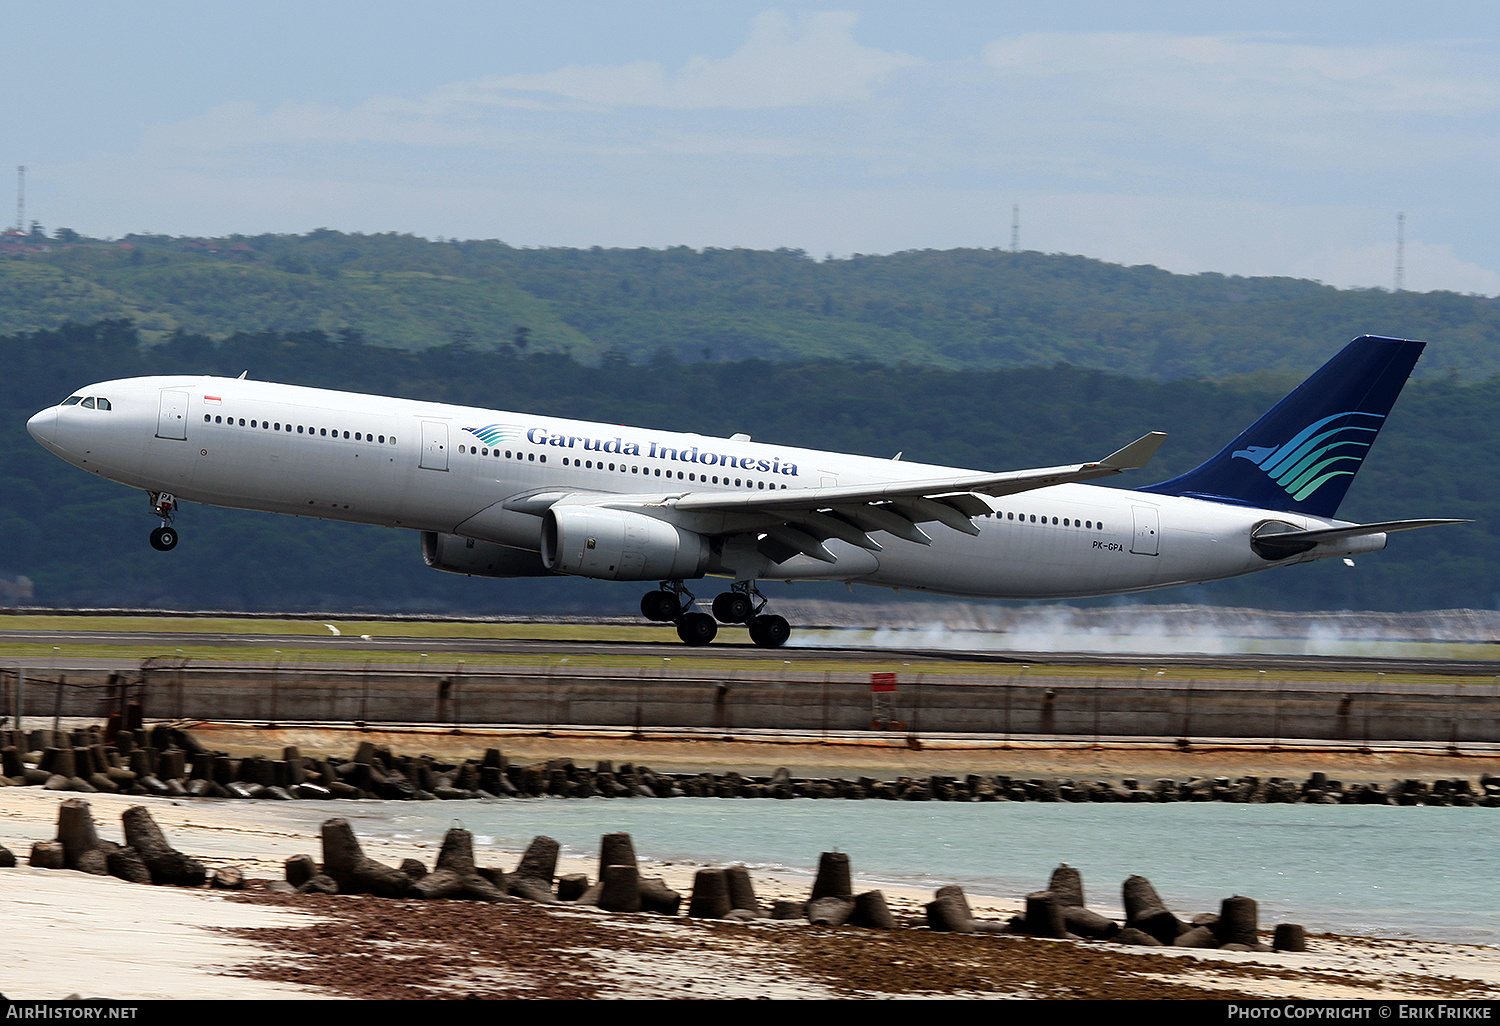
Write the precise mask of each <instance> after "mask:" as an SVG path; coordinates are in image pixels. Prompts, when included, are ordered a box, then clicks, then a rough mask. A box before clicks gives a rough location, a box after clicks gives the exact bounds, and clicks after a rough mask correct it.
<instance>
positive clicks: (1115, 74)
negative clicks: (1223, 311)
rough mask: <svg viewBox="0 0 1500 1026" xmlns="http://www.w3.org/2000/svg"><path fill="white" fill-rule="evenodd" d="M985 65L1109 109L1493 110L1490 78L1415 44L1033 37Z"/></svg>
mask: <svg viewBox="0 0 1500 1026" xmlns="http://www.w3.org/2000/svg"><path fill="white" fill-rule="evenodd" d="M984 61H985V63H986V64H987V65H988V66H990V67H991V68H993V69H995V71H996V72H997V73H999V74H1000V75H1001V76H1002V77H1009V78H1018V77H1019V78H1040V79H1049V80H1053V82H1054V84H1061V85H1062V86H1063V88H1064V89H1065V90H1067V91H1069V92H1072V91H1077V92H1080V93H1085V94H1088V95H1090V96H1092V97H1093V98H1094V99H1095V100H1097V101H1101V102H1104V103H1106V104H1108V105H1111V106H1129V107H1135V106H1137V105H1141V104H1144V105H1146V106H1147V107H1148V108H1150V109H1155V110H1173V111H1178V112H1187V113H1195V114H1198V115H1203V116H1211V117H1225V116H1231V117H1246V116H1250V117H1277V116H1294V117H1296V118H1299V119H1301V118H1309V117H1324V116H1328V115H1333V114H1361V115H1363V114H1370V113H1375V112H1383V113H1425V114H1442V115H1453V114H1465V113H1473V112H1476V111H1493V110H1495V109H1496V107H1497V105H1500V84H1497V82H1496V79H1495V77H1494V76H1493V75H1492V74H1488V75H1480V74H1464V73H1460V72H1458V71H1455V70H1453V68H1452V67H1451V66H1450V61H1449V60H1448V59H1447V58H1446V57H1445V55H1444V54H1443V52H1442V51H1440V50H1435V49H1433V48H1431V47H1425V46H1421V45H1415V44H1414V45H1411V46H1399V47H1392V46H1387V47H1362V46H1313V45H1308V44H1305V43H1298V42H1295V41H1293V40H1291V39H1289V38H1286V37H1283V36H1270V35H1226V36H1172V35H1166V34H1156V33H1091V34H1089V33H1085V34H1076V35H1075V34H1062V33H1033V34H1027V35H1021V36H1014V37H1010V38H1007V39H1000V40H996V41H995V42H992V43H990V44H989V45H987V46H986V47H985V48H984ZM1059 79H1062V80H1066V81H1065V82H1062V83H1057V81H1056V80H1059Z"/></svg>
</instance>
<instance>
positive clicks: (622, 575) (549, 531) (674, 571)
mask: <svg viewBox="0 0 1500 1026" xmlns="http://www.w3.org/2000/svg"><path fill="white" fill-rule="evenodd" d="M708 560H709V547H708V539H706V538H704V537H703V536H702V535H699V534H694V533H693V532H692V531H684V530H683V529H682V528H680V527H676V526H674V525H672V524H669V523H667V522H666V521H664V520H657V519H656V518H655V517H648V516H646V515H644V514H642V513H632V512H630V511H628V510H621V509H606V508H604V507H601V506H553V507H552V508H551V509H549V510H547V512H546V513H545V514H544V515H543V517H542V565H543V566H545V567H546V568H547V569H548V570H551V571H552V572H553V573H559V574H576V575H578V576H580V577H596V578H600V579H601V580H606V581H670V580H680V579H682V578H687V577H702V576H703V571H704V570H705V569H707V567H708Z"/></svg>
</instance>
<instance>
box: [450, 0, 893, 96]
mask: <svg viewBox="0 0 1500 1026" xmlns="http://www.w3.org/2000/svg"><path fill="white" fill-rule="evenodd" d="M857 21H858V16H857V15H854V14H848V13H822V14H809V15H802V16H800V17H798V18H796V19H795V20H793V19H792V18H789V17H787V16H786V15H784V14H780V13H776V12H769V13H765V14H761V15H759V16H757V17H756V18H755V20H754V22H753V24H752V26H751V31H750V38H749V40H748V41H747V42H746V43H745V45H743V46H742V47H740V48H739V49H738V50H736V51H735V52H734V53H732V54H730V55H729V56H728V57H724V58H720V59H712V58H708V57H702V56H697V57H693V58H691V59H690V60H688V62H687V63H686V64H685V65H684V66H683V67H682V68H681V70H679V71H677V72H675V73H674V72H669V71H667V69H666V68H665V67H664V66H663V65H662V64H660V63H657V62H645V61H642V62H637V63H633V64H625V65H617V66H614V67H567V68H560V69H558V70H556V71H549V72H544V73H542V74H535V75H498V76H493V77H489V78H485V79H482V80H480V81H478V82H476V83H473V84H472V85H471V87H470V88H469V89H467V90H465V91H463V92H462V93H461V92H457V91H456V92H455V93H454V95H455V96H458V95H464V94H466V98H467V99H468V100H470V101H472V102H481V103H482V102H488V103H497V104H509V103H515V102H527V101H529V102H536V101H537V98H538V96H540V97H548V96H551V97H560V98H566V99H568V100H573V101H577V102H580V103H584V104H590V105H598V106H603V107H631V106H636V107H662V108H671V109H678V110H688V109H710V108H728V109H737V110H755V109H764V108H782V107H807V106H822V105H826V104H837V103H847V102H852V101H858V100H864V99H868V98H869V97H870V95H871V94H872V92H873V91H874V89H875V87H876V86H877V85H878V84H879V83H880V82H882V81H883V80H884V79H886V78H887V77H888V76H889V75H891V74H892V73H893V72H896V71H899V70H901V69H903V68H910V67H915V66H918V65H920V64H921V63H922V62H921V61H919V60H917V59H916V58H914V57H911V56H908V55H906V54H902V53H893V52H888V51H883V50H876V49H872V48H870V47H867V46H862V45H860V44H859V43H857V42H856V41H855V40H854V36H853V30H854V26H855V23H856V22H857Z"/></svg>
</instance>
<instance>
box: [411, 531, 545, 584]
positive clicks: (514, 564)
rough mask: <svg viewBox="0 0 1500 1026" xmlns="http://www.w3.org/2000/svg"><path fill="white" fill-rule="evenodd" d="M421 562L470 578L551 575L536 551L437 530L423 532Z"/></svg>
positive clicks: (435, 568)
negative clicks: (440, 532) (461, 536)
mask: <svg viewBox="0 0 1500 1026" xmlns="http://www.w3.org/2000/svg"><path fill="white" fill-rule="evenodd" d="M422 561H423V562H425V563H426V564H427V565H428V566H430V567H432V568H433V569H434V570H446V571H447V572H448V573H450V574H468V575H469V576H470V577H550V576H551V571H549V570H548V569H547V568H546V567H544V566H543V565H542V559H541V557H540V556H539V555H537V554H536V553H535V552H531V551H529V550H527V549H513V548H511V547H510V546H508V545H497V544H495V543H494V542H487V541H477V540H476V539H474V538H460V537H459V536H458V535H456V534H438V533H437V532H436V531H423V532H422Z"/></svg>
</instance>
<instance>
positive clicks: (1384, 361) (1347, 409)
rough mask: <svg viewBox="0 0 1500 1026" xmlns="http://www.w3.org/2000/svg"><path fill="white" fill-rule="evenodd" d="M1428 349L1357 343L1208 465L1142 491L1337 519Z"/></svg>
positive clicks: (1385, 341) (1368, 338)
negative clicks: (1357, 474)
mask: <svg viewBox="0 0 1500 1026" xmlns="http://www.w3.org/2000/svg"><path fill="white" fill-rule="evenodd" d="M1426 344H1427V343H1425V342H1411V341H1406V340H1404V339H1397V338H1377V337H1375V336H1373V335H1364V336H1361V337H1360V338H1357V339H1355V340H1354V341H1353V342H1350V343H1349V344H1348V345H1347V346H1345V347H1344V349H1343V351H1342V352H1340V353H1339V354H1338V355H1337V356H1335V357H1334V358H1333V359H1332V360H1329V361H1328V362H1327V363H1325V364H1324V365H1323V366H1322V367H1321V368H1319V369H1318V371H1317V372H1316V373H1314V374H1313V376H1312V377H1310V378H1308V379H1307V380H1306V381H1304V382H1303V383H1302V384H1300V385H1298V386H1297V387H1296V388H1295V389H1294V390H1293V391H1292V393H1291V394H1290V395H1288V396H1287V397H1286V398H1285V399H1283V400H1281V402H1279V403H1277V404H1276V406H1275V407H1274V408H1272V410H1271V412H1269V413H1267V414H1266V415H1265V416H1263V417H1261V418H1260V419H1259V420H1257V421H1256V422H1255V423H1254V424H1252V425H1250V427H1248V428H1246V429H1245V430H1244V431H1243V432H1241V434H1240V436H1239V437H1238V438H1236V439H1235V440H1234V441H1233V442H1230V443H1229V444H1228V445H1227V446H1225V447H1224V449H1223V450H1221V451H1220V452H1219V454H1218V455H1217V456H1215V457H1213V458H1212V459H1210V460H1209V461H1208V462H1207V463H1204V464H1202V465H1201V466H1199V467H1196V468H1194V469H1193V470H1190V471H1188V472H1187V473H1186V474H1182V475H1180V476H1178V477H1174V478H1172V479H1171V480H1170V481H1163V482H1161V483H1160V484H1154V485H1147V486H1146V487H1144V488H1139V489H1137V491H1142V492H1154V493H1156V494H1157V495H1185V496H1190V497H1192V498H1196V499H1209V500H1211V501H1214V502H1228V503H1234V504H1235V505H1240V506H1256V507H1259V508H1261V509H1274V510H1283V511H1285V512H1288V513H1305V514H1307V515H1309V516H1316V517H1332V516H1333V515H1334V514H1335V513H1336V512H1337V511H1338V508H1339V503H1340V502H1342V501H1343V499H1344V493H1345V492H1347V491H1348V490H1349V483H1350V482H1351V481H1352V480H1354V472H1355V471H1357V470H1358V469H1359V464H1360V461H1361V460H1363V459H1364V458H1365V454H1366V453H1367V452H1369V450H1370V445H1371V444H1372V443H1373V442H1374V441H1375V435H1376V433H1377V432H1379V431H1380V426H1381V425H1382V424H1384V423H1385V417H1386V414H1388V413H1389V412H1390V410H1391V406H1392V405H1393V404H1394V403H1395V402H1396V396H1398V395H1400V394H1401V387H1402V386H1403V385H1405V384H1406V379H1407V377H1408V376H1409V375H1410V374H1411V369H1412V367H1413V366H1415V365H1416V362H1417V357H1418V356H1420V355H1421V354H1422V349H1423V347H1424V346H1425V345H1426Z"/></svg>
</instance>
